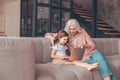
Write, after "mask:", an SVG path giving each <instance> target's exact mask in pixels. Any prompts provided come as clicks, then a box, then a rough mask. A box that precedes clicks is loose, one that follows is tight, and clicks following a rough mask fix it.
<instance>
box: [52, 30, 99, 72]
mask: <svg viewBox="0 0 120 80" xmlns="http://www.w3.org/2000/svg"><path fill="white" fill-rule="evenodd" d="M68 39H69V35H68V34H67V32H65V31H64V30H60V31H59V32H58V34H57V36H56V38H55V40H54V43H55V45H54V46H52V51H51V58H52V59H53V60H52V63H53V64H65V65H77V66H83V67H85V68H87V69H88V70H92V69H95V68H97V67H98V64H97V63H94V64H87V63H84V62H82V61H69V56H68V55H67V54H66V50H67V49H68V47H67V43H68V41H69V40H68Z"/></svg>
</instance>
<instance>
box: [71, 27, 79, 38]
mask: <svg viewBox="0 0 120 80" xmlns="http://www.w3.org/2000/svg"><path fill="white" fill-rule="evenodd" d="M69 33H70V35H71V36H75V35H76V34H77V33H78V31H77V29H76V28H75V27H73V26H70V27H69Z"/></svg>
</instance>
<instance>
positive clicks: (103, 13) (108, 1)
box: [74, 0, 120, 31]
mask: <svg viewBox="0 0 120 80" xmlns="http://www.w3.org/2000/svg"><path fill="white" fill-rule="evenodd" d="M92 1H93V0H74V3H77V4H78V5H79V6H82V7H83V8H84V9H86V10H88V11H91V12H92ZM98 17H99V18H100V19H102V20H105V22H107V23H108V24H110V25H111V26H113V27H114V28H116V29H118V30H119V31H120V0H98Z"/></svg>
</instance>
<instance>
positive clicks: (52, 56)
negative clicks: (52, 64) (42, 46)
mask: <svg viewBox="0 0 120 80" xmlns="http://www.w3.org/2000/svg"><path fill="white" fill-rule="evenodd" d="M51 58H53V59H55V58H56V59H69V56H62V57H61V56H57V55H56V50H54V49H52V51H51Z"/></svg>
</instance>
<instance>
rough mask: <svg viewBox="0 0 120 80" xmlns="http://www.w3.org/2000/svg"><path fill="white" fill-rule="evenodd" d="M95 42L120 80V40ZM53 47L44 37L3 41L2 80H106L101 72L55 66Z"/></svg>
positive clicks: (0, 56) (0, 51)
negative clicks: (51, 55)
mask: <svg viewBox="0 0 120 80" xmlns="http://www.w3.org/2000/svg"><path fill="white" fill-rule="evenodd" d="M93 40H94V41H95V43H96V45H97V48H98V50H100V51H101V52H102V53H103V55H105V57H106V59H107V60H108V62H109V63H110V65H111V68H112V70H113V73H114V75H115V76H116V78H117V80H120V71H119V69H120V64H119V62H120V39H114V38H94V39H93ZM50 46H51V43H50V40H49V39H47V38H44V37H39V38H27V37H22V38H21V37H0V80H102V79H101V77H100V75H99V73H98V71H97V70H93V71H88V70H87V69H86V68H83V67H79V66H73V65H69V66H66V65H55V64H51V62H50V61H51V58H50V51H51V49H50Z"/></svg>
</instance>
